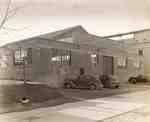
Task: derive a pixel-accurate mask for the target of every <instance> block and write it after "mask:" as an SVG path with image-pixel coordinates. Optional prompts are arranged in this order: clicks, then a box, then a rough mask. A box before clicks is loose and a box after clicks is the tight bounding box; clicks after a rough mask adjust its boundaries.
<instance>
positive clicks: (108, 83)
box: [100, 75, 120, 88]
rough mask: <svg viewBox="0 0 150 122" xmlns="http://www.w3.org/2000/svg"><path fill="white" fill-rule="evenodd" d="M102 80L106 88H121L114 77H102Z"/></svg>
mask: <svg viewBox="0 0 150 122" xmlns="http://www.w3.org/2000/svg"><path fill="white" fill-rule="evenodd" d="M100 80H101V82H102V84H103V86H104V88H119V86H120V82H119V80H118V79H117V77H116V76H113V75H101V76H100Z"/></svg>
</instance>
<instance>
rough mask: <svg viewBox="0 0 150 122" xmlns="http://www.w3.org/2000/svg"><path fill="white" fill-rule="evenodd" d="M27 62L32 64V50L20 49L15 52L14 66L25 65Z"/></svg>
mask: <svg viewBox="0 0 150 122" xmlns="http://www.w3.org/2000/svg"><path fill="white" fill-rule="evenodd" d="M25 60H26V61H27V63H28V64H31V63H32V49H31V48H28V49H23V48H19V49H17V50H16V51H15V52H14V64H15V65H21V64H24V61H25Z"/></svg>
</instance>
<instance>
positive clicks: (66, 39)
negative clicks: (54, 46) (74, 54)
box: [57, 37, 73, 43]
mask: <svg viewBox="0 0 150 122" xmlns="http://www.w3.org/2000/svg"><path fill="white" fill-rule="evenodd" d="M57 41H60V42H67V43H73V39H72V37H67V38H62V39H58V40H57Z"/></svg>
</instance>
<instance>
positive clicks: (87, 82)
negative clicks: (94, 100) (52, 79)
mask: <svg viewBox="0 0 150 122" xmlns="http://www.w3.org/2000/svg"><path fill="white" fill-rule="evenodd" d="M64 86H65V88H88V89H90V90H95V89H99V88H101V87H102V84H101V82H100V81H99V80H98V79H96V78H95V77H94V76H91V75H80V76H77V77H75V78H66V79H65V83H64Z"/></svg>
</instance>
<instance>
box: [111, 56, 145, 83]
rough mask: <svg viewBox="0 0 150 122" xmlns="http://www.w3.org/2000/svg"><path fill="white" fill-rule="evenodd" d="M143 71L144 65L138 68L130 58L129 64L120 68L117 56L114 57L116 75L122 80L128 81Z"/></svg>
mask: <svg viewBox="0 0 150 122" xmlns="http://www.w3.org/2000/svg"><path fill="white" fill-rule="evenodd" d="M143 72H144V68H143V65H142V66H141V68H136V67H135V66H134V65H133V60H130V59H128V61H127V66H126V67H124V68H120V67H118V65H117V58H114V75H116V76H117V77H118V79H119V80H120V81H121V82H127V81H128V78H129V77H131V76H136V75H138V74H143Z"/></svg>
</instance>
